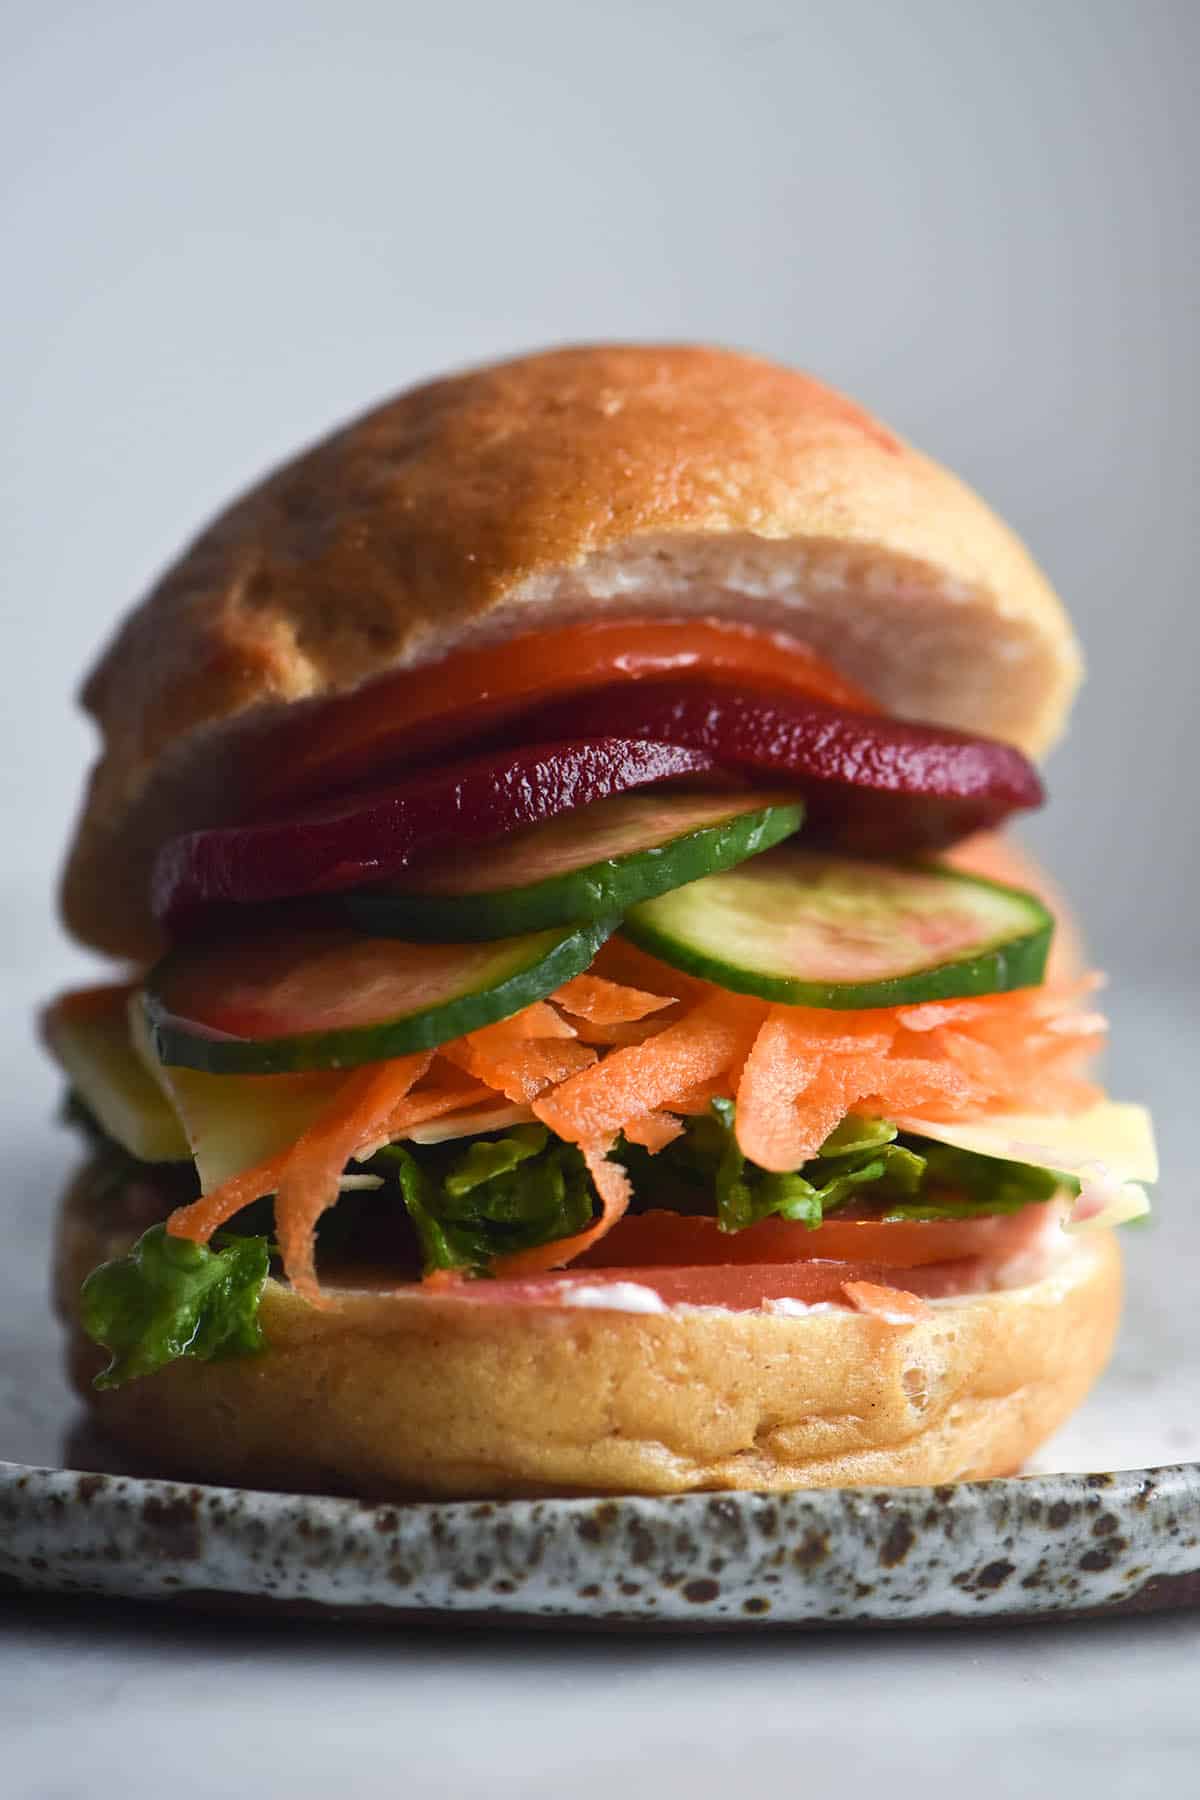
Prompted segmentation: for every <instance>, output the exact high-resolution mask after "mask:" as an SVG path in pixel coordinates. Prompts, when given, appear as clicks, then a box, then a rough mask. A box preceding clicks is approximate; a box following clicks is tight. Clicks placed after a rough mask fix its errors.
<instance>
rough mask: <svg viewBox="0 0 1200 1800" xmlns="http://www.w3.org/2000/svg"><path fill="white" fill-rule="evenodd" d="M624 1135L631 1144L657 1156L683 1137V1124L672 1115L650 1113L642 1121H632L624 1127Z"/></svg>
mask: <svg viewBox="0 0 1200 1800" xmlns="http://www.w3.org/2000/svg"><path fill="white" fill-rule="evenodd" d="M624 1134H625V1136H626V1138H628V1140H629V1142H630V1143H631V1144H640V1145H641V1147H642V1149H643V1150H649V1152H650V1154H651V1155H652V1156H656V1155H657V1154H658V1152H659V1151H660V1150H665V1149H666V1147H667V1145H668V1144H673V1143H674V1142H675V1139H676V1138H677V1137H682V1136H683V1124H682V1122H681V1121H680V1120H679V1119H674V1118H672V1117H671V1115H670V1113H665V1112H649V1113H646V1114H645V1116H644V1117H643V1118H641V1119H630V1121H629V1123H628V1124H627V1125H626V1126H625V1127H624Z"/></svg>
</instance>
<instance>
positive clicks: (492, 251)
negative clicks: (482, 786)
mask: <svg viewBox="0 0 1200 1800" xmlns="http://www.w3.org/2000/svg"><path fill="white" fill-rule="evenodd" d="M1198 24H1200V7H1198V6H1197V5H1195V4H1194V3H1193V0H1178V3H1176V4H1172V3H1171V0H1137V4H1134V3H1133V0H1042V3H1034V0H1011V3H1010V4H1009V5H1006V6H1003V7H1001V6H997V5H994V4H990V3H982V0H981V3H979V4H972V3H971V0H914V3H910V4H906V5H903V6H901V5H890V4H887V3H886V0H876V3H871V4H863V3H862V0H835V3H833V4H813V3H807V0H737V3H736V4H735V3H734V0H725V3H724V4H715V3H710V0H674V3H670V0H666V3H664V0H659V3H657V4H656V3H654V0H640V3H638V0H630V3H624V4H623V3H620V0H608V4H605V5H603V6H601V5H584V4H578V5H573V4H571V3H570V0H558V3H556V4H555V3H549V0H547V3H542V4H539V3H537V0H506V4H504V5H489V4H487V3H486V0H475V3H471V0H441V4H438V5H436V6H432V7H430V6H427V5H421V6H410V5H406V4H403V3H396V0H392V3H388V0H377V3H375V4H372V3H370V0H340V4H337V5H333V4H328V3H327V4H312V3H311V0H258V3H255V0H236V3H231V0H207V3H206V4H205V5H203V6H194V7H187V8H183V7H173V6H163V5H161V4H159V3H156V0H143V3H141V4H133V3H130V0H107V3H106V4H103V5H96V4H95V3H94V0H7V3H6V4H5V5H4V6H3V8H0V35H2V42H0V182H2V183H3V187H4V213H3V219H2V221H0V226H2V229H0V267H2V275H0V418H2V419H3V442H2V444H0V459H2V460H0V612H2V620H3V641H2V646H0V655H2V665H0V666H2V669H3V707H2V711H3V718H2V723H0V730H2V733H3V740H2V742H0V752H2V754H0V784H2V793H3V814H4V817H3V828H4V854H3V858H2V866H3V881H4V883H5V888H4V893H5V897H6V900H8V901H10V902H15V903H19V897H20V895H21V894H25V893H28V890H29V888H30V886H31V885H32V886H33V887H34V888H35V889H36V890H37V891H38V892H39V893H40V892H42V891H45V892H47V893H48V891H49V886H50V881H51V876H52V871H53V870H54V868H55V866H56V864H57V861H58V858H59V855H60V852H61V847H62V843H63V840H64V837H65V834H66V831H67V826H68V819H69V815H70V812H71V809H72V807H73V805H74V801H75V796H76V793H77V788H78V782H79V779H80V776H81V774H82V770H83V766H84V761H85V758H86V757H87V755H88V754H89V751H90V734H89V732H88V730H87V728H86V727H85V725H84V723H83V722H82V721H81V720H80V719H79V718H78V716H77V715H76V714H75V713H74V712H73V711H72V710H71V705H70V696H71V694H72V691H73V689H74V687H75V685H76V683H77V681H78V678H79V676H80V674H81V672H82V670H83V668H84V667H85V665H86V664H87V662H88V661H89V659H90V658H91V656H92V654H93V652H94V651H95V649H96V647H97V645H98V643H99V642H100V640H101V639H102V638H103V637H104V635H105V633H106V632H107V631H108V629H109V627H110V625H111V623H112V621H113V620H114V619H115V617H116V616H117V614H118V612H119V611H120V610H121V609H122V608H123V607H124V606H125V605H126V604H127V603H128V601H129V600H130V599H131V598H132V597H133V596H134V595H136V593H137V592H138V590H139V589H140V588H141V587H142V585H143V584H144V583H145V582H146V581H147V579H148V578H149V577H150V576H151V575H152V574H153V573H154V572H155V570H156V568H157V567H158V566H159V565H160V564H161V563H162V562H163V560H164V559H165V558H166V557H167V556H168V555H169V554H171V553H172V552H173V551H174V550H175V549H176V548H177V547H178V545H179V544H180V542H181V541H182V539H183V538H184V537H185V536H186V535H187V534H189V533H190V532H191V531H192V530H193V529H194V528H195V527H196V526H197V525H198V524H199V523H200V522H201V521H202V520H203V518H204V517H205V515H206V514H207V513H209V512H210V511H211V510H212V509H213V508H215V507H216V506H217V505H218V504H219V503H220V502H221V501H222V500H223V499H224V498H226V497H227V495H228V494H229V493H230V492H231V490H232V489H233V488H235V487H236V486H237V485H239V484H240V483H242V482H244V481H245V480H247V479H248V478H250V477H252V476H253V475H255V474H256V473H257V472H258V471H260V469H261V468H262V467H263V466H264V465H265V464H267V463H269V462H270V461H271V460H272V459H274V458H276V457H278V456H280V455H281V454H283V453H285V452H287V451H288V450H290V449H291V448H293V447H294V446H296V445H297V444H298V443H299V442H300V441H301V440H303V439H305V438H307V437H310V436H312V435H314V434H316V433H318V432H320V431H321V430H323V429H324V428H325V427H326V426H328V425H329V424H330V423H332V422H333V421H335V420H336V419H338V418H339V417H340V416H342V415H345V414H347V413H349V412H352V411H354V410H356V409H357V408H359V407H360V406H361V405H363V404H365V403H366V402H368V401H369V400H371V399H372V398H374V397H376V396H378V395H379V394H381V393H382V392H384V391H386V390H388V389H390V388H393V387H395V386H398V385H400V384H402V383H405V382H407V381H408V380H410V379H411V378H414V377H417V376H419V375H421V374H424V373H428V372H432V371H434V370H436V369H439V368H441V367H443V366H446V365H452V364H457V363H462V362H464V361H469V360H472V359H477V358H482V357H486V356H490V355H492V354H495V353H501V352H509V351H512V350H515V349H518V348H521V347H528V346H533V345H536V344H539V343H543V342H547V341H555V340H563V339H579V338H584V337H588V336H605V335H610V336H626V337H628V336H651V337H655V336H661V337H677V336H681V337H689V338H713V339H718V340H726V341H730V342H733V343H738V344H743V345H747V346H751V347H754V348H757V349H760V350H763V351H766V352H769V353H774V354H776V355H778V356H780V357H783V358H787V359H790V360H793V361H796V362H799V363H801V364H805V365H807V366H809V367H811V368H812V369H814V370H815V371H817V372H818V373H820V374H822V375H824V376H826V377H828V378H829V379H831V380H832V381H833V382H835V383H837V384H840V385H843V386H845V387H846V388H848V389H849V390H850V391H851V392H852V393H854V394H856V395H857V396H858V397H860V398H861V399H862V400H864V401H865V402H866V403H867V404H868V405H870V406H871V407H873V408H874V409H875V410H877V411H878V412H880V413H881V414H882V415H883V416H884V417H885V418H886V419H888V420H889V421H891V422H892V423H893V424H894V425H896V426H897V427H898V428H899V429H900V430H901V431H902V432H904V433H905V434H906V435H907V436H909V437H911V438H913V439H915V440H916V441H917V442H918V443H919V444H921V445H922V446H923V447H925V448H926V449H928V450H930V451H931V452H932V453H934V454H935V455H937V456H939V457H941V458H942V459H943V460H945V461H947V462H949V463H950V464H952V465H953V466H955V467H957V468H958V469H960V470H961V471H962V472H963V473H964V474H965V475H966V476H967V477H968V478H969V479H970V480H972V481H973V482H974V483H975V484H976V485H977V486H979V487H980V488H981V489H982V490H983V492H984V493H985V494H986V495H987V496H988V497H989V498H990V499H991V500H992V501H993V503H994V504H996V505H997V506H998V507H999V509H1000V510H1001V511H1002V512H1004V513H1005V514H1007V515H1008V516H1009V518H1010V519H1011V520H1012V521H1013V522H1014V523H1015V525H1016V526H1017V527H1018V529H1020V530H1021V531H1022V532H1023V533H1024V534H1025V535H1026V536H1027V537H1028V539H1029V540H1030V542H1031V544H1032V545H1033V547H1034V549H1035V551H1036V553H1037V554H1038V555H1039V556H1040V558H1041V559H1042V560H1043V562H1044V563H1045V565H1046V566H1047V568H1048V569H1049V571H1050V573H1051V575H1052V576H1053V578H1054V579H1055V580H1056V582H1057V583H1058V585H1059V586H1060V587H1061V589H1062V591H1063V592H1064V594H1065V595H1066V596H1067V598H1068V601H1069V603H1070V605H1071V606H1072V608H1073V610H1074V612H1075V614H1076V617H1077V619H1078V622H1079V625H1080V629H1081V631H1082V633H1083V636H1084V638H1085V640H1086V644H1087V648H1088V651H1089V656H1090V661H1091V667H1092V678H1091V682H1090V684H1089V687H1088V689H1087V691H1086V698H1085V700H1084V702H1083V704H1082V706H1081V708H1080V710H1079V713H1078V715H1077V721H1076V727H1075V732H1074V735H1073V737H1072V739H1071V741H1070V744H1069V746H1068V748H1067V749H1066V751H1065V752H1060V753H1059V754H1058V755H1057V756H1056V758H1055V759H1054V761H1053V763H1052V765H1051V771H1050V774H1051V788H1052V796H1053V800H1052V806H1051V810H1050V811H1049V813H1048V814H1047V815H1045V816H1044V817H1043V818H1042V819H1040V820H1039V821H1038V822H1037V823H1036V824H1035V825H1034V827H1033V828H1032V832H1031V835H1032V837H1033V838H1034V841H1035V842H1037V843H1038V844H1039V845H1040V846H1041V847H1042V848H1043V849H1044V850H1045V851H1047V852H1048V853H1049V855H1050V859H1051V861H1052V862H1053V864H1054V865H1055V867H1056V868H1057V870H1058V872H1059V873H1060V874H1061V875H1062V876H1064V877H1065V878H1066V880H1067V882H1068V884H1069V885H1070V886H1071V887H1072V888H1073V889H1074V890H1075V892H1076V893H1077V895H1078V896H1079V897H1080V898H1081V899H1082V900H1083V901H1084V903H1085V910H1086V913H1087V916H1088V919H1089V923H1090V926H1091V929H1092V933H1093V936H1094V938H1095V940H1096V943H1097V946H1098V949H1099V951H1100V954H1101V955H1102V957H1103V958H1104V959H1105V960H1106V961H1108V963H1109V964H1110V966H1112V967H1113V968H1114V969H1115V970H1116V971H1117V972H1118V973H1120V972H1122V971H1126V972H1128V973H1130V974H1132V973H1133V971H1134V970H1135V968H1138V967H1141V966H1142V965H1146V964H1150V963H1154V962H1157V963H1158V964H1159V965H1160V967H1164V966H1165V968H1166V970H1167V972H1168V973H1170V972H1173V971H1175V970H1176V969H1179V968H1181V967H1182V965H1183V964H1184V962H1185V960H1186V958H1187V957H1188V955H1189V953H1190V954H1191V955H1194V954H1195V952H1196V950H1197V948H1200V927H1198V914H1200V908H1198V907H1197V904H1196V899H1195V894H1196V889H1197V885H1198V883H1200V848H1198V843H1197V832H1196V825H1197V802H1196V765H1197V757H1196V753H1195V748H1194V745H1193V743H1192V741H1191V733H1192V729H1193V727H1194V725H1195V723H1196V713H1197V708H1196V701H1195V694H1196V663H1197V659H1198V656H1200V633H1198V630H1197V623H1196V621H1197V613H1196V609H1195V608H1194V606H1193V605H1192V601H1191V591H1190V590H1191V585H1192V583H1193V580H1194V576H1193V571H1192V567H1191V564H1192V560H1193V553H1194V551H1195V548H1196V524H1195V521H1196V493H1195V488H1196V475H1197V458H1196V441H1197V440H1196V402H1197V379H1196V377H1197V352H1196V338H1195V329H1194V327H1195V316H1196V276H1197V205H1196V193H1197V183H1196V170H1197V167H1198V166H1200V127H1198V125H1197V108H1196V106H1195V93H1196V83H1197V73H1198V68H1197V64H1198V57H1197V49H1198V47H1200V31H1198V29H1197V27H1198ZM38 914H39V918H44V929H45V934H46V936H45V942H44V944H42V945H41V953H44V954H45V955H46V956H47V957H48V958H49V959H50V960H53V958H54V956H55V955H56V953H55V952H52V951H51V950H50V947H49V946H50V943H51V941H52V940H51V937H50V933H51V930H52V927H51V925H50V921H49V913H48V909H47V910H46V911H45V913H44V914H42V912H41V910H40V908H39V909H38ZM1185 978H1186V977H1185V976H1183V975H1182V974H1181V975H1180V979H1185Z"/></svg>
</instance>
